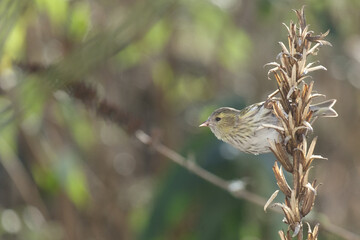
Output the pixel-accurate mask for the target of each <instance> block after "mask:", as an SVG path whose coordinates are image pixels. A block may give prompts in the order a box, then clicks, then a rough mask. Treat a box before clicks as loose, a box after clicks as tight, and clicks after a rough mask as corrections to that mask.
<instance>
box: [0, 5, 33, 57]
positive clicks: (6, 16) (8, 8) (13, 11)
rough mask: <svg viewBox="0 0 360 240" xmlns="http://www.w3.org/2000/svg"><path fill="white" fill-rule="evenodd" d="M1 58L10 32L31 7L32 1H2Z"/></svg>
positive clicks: (0, 9) (0, 13)
mask: <svg viewBox="0 0 360 240" xmlns="http://www.w3.org/2000/svg"><path fill="white" fill-rule="evenodd" d="M0 2H1V3H0V56H2V54H3V48H4V46H5V42H6V40H7V38H8V37H9V36H10V32H11V30H12V29H13V27H14V26H15V24H16V23H17V20H18V19H19V17H20V16H22V14H23V12H24V11H25V10H26V8H27V7H28V6H29V4H30V2H31V1H23V0H2V1H0Z"/></svg>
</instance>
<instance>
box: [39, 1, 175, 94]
mask: <svg viewBox="0 0 360 240" xmlns="http://www.w3.org/2000/svg"><path fill="white" fill-rule="evenodd" d="M174 3H176V0H158V1H151V2H149V1H144V2H141V3H140V4H138V5H137V6H135V7H134V8H133V9H132V11H130V15H129V16H128V17H127V18H126V19H125V20H124V22H122V24H121V25H120V26H118V27H117V28H115V29H109V30H107V31H104V32H100V33H98V34H97V35H95V36H94V37H92V38H91V39H89V40H88V41H86V42H85V43H84V44H82V45H81V46H79V47H77V48H76V49H75V50H74V51H73V52H72V53H71V54H70V55H69V56H67V57H65V58H64V59H63V60H62V61H61V62H59V63H57V64H56V65H54V66H50V67H49V68H48V70H47V71H45V72H44V73H42V77H43V78H44V79H46V80H47V81H48V84H49V85H50V88H51V89H59V88H63V87H66V86H67V85H68V84H69V83H72V82H75V81H78V80H80V79H84V77H85V76H86V75H88V74H89V72H91V71H93V69H96V68H97V67H98V66H99V65H101V64H104V62H106V61H107V60H108V59H109V58H111V57H113V56H114V55H116V54H117V53H119V52H120V51H122V50H123V49H124V48H126V47H127V46H128V45H130V44H131V43H133V42H134V41H136V40H137V39H139V38H140V37H141V36H143V35H144V34H145V33H147V32H148V30H149V29H150V28H151V27H152V26H153V25H154V24H155V23H156V22H157V21H158V20H159V19H160V18H162V17H163V16H164V15H165V14H168V13H169V12H171V8H172V6H174ZM79 63H81V64H80V65H79Z"/></svg>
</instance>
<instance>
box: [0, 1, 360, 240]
mask: <svg viewBox="0 0 360 240" xmlns="http://www.w3.org/2000/svg"><path fill="white" fill-rule="evenodd" d="M304 4H305V5H306V11H305V13H306V16H307V21H308V23H309V24H310V25H311V29H312V30H314V31H315V33H320V32H325V31H327V30H328V29H330V35H329V36H328V38H327V39H328V40H329V41H330V42H331V43H332V44H333V47H323V48H321V49H320V52H319V55H318V56H316V57H312V59H311V60H314V61H317V60H319V61H320V62H321V64H322V65H324V66H325V67H326V68H327V69H328V71H322V72H321V71H317V72H315V73H314V74H313V77H314V78H313V79H314V81H315V90H316V91H318V92H319V93H323V94H326V95H327V98H329V99H331V98H336V99H337V100H338V101H337V104H336V106H335V109H336V110H337V111H338V113H339V117H338V118H336V119H321V120H318V121H317V122H316V123H315V126H314V129H315V134H314V135H318V136H319V140H318V144H317V149H316V151H315V152H316V154H320V155H323V156H325V157H328V158H329V160H328V161H317V162H315V163H314V166H315V167H314V169H313V171H312V174H313V176H312V178H314V177H316V179H318V181H319V182H321V183H323V185H322V186H321V187H320V188H319V191H318V193H319V194H318V197H317V199H316V205H315V210H316V212H317V213H319V214H318V215H316V216H314V217H315V218H318V219H322V220H323V221H330V222H332V223H334V224H336V225H338V226H341V227H343V228H345V229H348V230H350V231H352V232H355V233H357V234H360V231H359V229H360V208H359V201H360V189H359V186H358V185H359V183H360V159H359V155H360V148H359V147H360V140H359V135H360V77H359V76H360V28H359V22H360V15H359V13H358V10H359V9H360V1H358V0H347V1H335V0H325V1H316V0H309V1H291V0H253V1H250V0H242V1H241V0H197V1H191V0H152V1H144V0H143V1H130V0H116V1H115V0H101V1H100V0H27V1H24V0H1V2H0V112H1V114H0V236H1V237H0V238H1V239H9V240H11V239H26V240H27V239H29V240H31V239H34V240H35V239H36V240H42V239H44V240H45V239H51V240H56V239H69V240H72V239H144V240H152V239H156V240H162V239H193V240H195V239H242V240H257V239H279V238H278V235H277V232H278V230H280V229H286V226H285V225H284V224H282V223H281V220H282V216H281V215H279V214H277V213H273V212H268V213H264V211H263V208H262V207H261V206H257V205H254V204H253V203H250V202H247V201H244V200H238V199H235V198H234V197H232V196H231V195H230V194H228V193H227V192H224V191H223V190H221V189H219V188H217V187H215V186H213V185H211V184H210V183H208V182H205V181H204V180H202V179H200V178H199V177H197V176H195V175H193V174H191V173H189V172H188V171H187V170H185V169H183V168H182V167H179V166H178V165H176V164H175V163H173V162H172V161H170V160H169V159H166V158H164V157H163V156H161V155H159V154H158V153H157V152H156V151H155V150H154V149H152V148H151V147H149V146H146V145H144V144H142V143H141V142H140V141H138V140H137V139H136V138H135V137H134V134H133V130H134V129H136V128H138V127H139V128H140V129H142V130H144V131H145V132H147V133H149V134H150V135H152V136H153V137H154V138H155V139H156V141H159V142H161V143H164V144H165V145H166V146H168V147H170V148H171V149H174V150H175V151H177V152H179V153H180V154H182V155H183V156H185V157H187V156H191V157H192V158H194V159H195V160H196V161H197V163H198V164H199V165H200V166H202V167H203V168H204V169H206V170H208V171H210V172H212V173H214V174H216V175H218V176H220V177H222V178H224V179H226V180H232V179H242V180H244V181H246V182H247V189H248V190H249V191H251V192H254V193H256V194H258V195H259V196H262V197H265V198H268V197H269V196H270V195H271V194H272V193H273V192H274V191H275V190H276V189H277V186H276V184H275V179H274V176H273V173H272V169H271V167H272V165H273V163H274V157H273V156H272V155H271V154H265V155H260V156H253V155H248V154H243V153H240V152H238V151H237V150H235V149H233V148H231V147H230V146H228V145H225V144H223V143H222V142H220V141H218V140H216V138H215V137H214V136H213V135H212V134H211V132H210V130H209V129H203V128H201V129H199V128H198V125H199V124H200V123H201V122H202V121H204V120H205V119H206V118H207V117H208V115H209V114H210V113H211V112H212V111H213V110H214V109H215V108H217V107H220V106H229V107H235V108H242V107H244V106H246V105H249V104H252V103H254V102H259V101H263V100H265V98H266V97H267V95H268V94H270V93H271V92H273V91H274V90H275V88H276V86H275V81H269V80H267V71H268V68H264V67H263V66H264V65H265V64H266V63H268V62H271V61H275V58H276V56H277V54H278V53H279V52H280V47H279V45H278V42H279V41H283V42H284V43H287V31H286V29H285V28H284V27H283V26H282V22H285V23H287V24H288V23H289V22H290V20H291V19H292V20H294V21H296V15H295V13H294V12H293V11H292V10H291V9H299V8H300V7H301V6H302V5H304ZM87 88H88V89H87ZM84 89H85V90H84ZM86 89H87V90H86ZM89 89H90V90H89ZM95 92H97V93H95ZM95 98H96V99H106V102H105V103H108V104H111V106H107V108H106V107H104V106H103V105H101V104H100V105H99V101H96V100H94V99H95ZM105 103H104V102H103V104H104V105H106V104H105ZM98 106H102V107H103V108H105V109H103V112H102V113H99V112H96V111H95V110H94V108H96V107H98ZM114 108H116V109H117V110H118V112H120V113H118V114H117V115H112V109H114ZM104 116H105V117H104ZM130 116H133V119H137V120H136V121H135V120H134V121H133V120H132V118H131V117H130ZM114 122H115V124H114ZM134 122H136V124H135V125H136V126H135V125H134V124H133V123H134ZM134 126H135V127H134ZM278 198H279V199H280V200H279V201H282V200H281V196H279V197H278ZM320 229H321V228H320ZM320 238H321V239H330V240H332V239H341V238H340V237H337V236H335V235H333V234H331V233H329V232H327V231H324V230H323V229H321V233H320Z"/></svg>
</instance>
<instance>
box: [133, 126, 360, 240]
mask: <svg viewBox="0 0 360 240" xmlns="http://www.w3.org/2000/svg"><path fill="white" fill-rule="evenodd" d="M135 136H136V138H137V139H139V140H140V141H141V142H142V143H144V144H146V145H150V146H151V147H152V148H153V149H155V150H156V151H157V152H158V153H160V154H161V155H163V156H165V157H167V158H169V159H170V160H172V161H174V162H175V163H177V164H179V165H180V166H182V167H184V168H186V169H187V170H189V171H190V172H192V173H193V174H195V175H197V176H199V177H200V178H202V179H204V180H205V181H208V182H210V183H212V184H213V185H215V186H217V187H219V188H221V189H223V190H225V191H227V192H228V193H230V194H231V195H233V196H234V197H235V198H238V199H244V200H247V201H249V202H251V203H254V204H256V205H259V206H261V207H263V206H264V205H265V203H266V199H265V198H263V197H260V196H258V195H256V194H254V193H251V192H249V191H247V190H246V189H245V188H244V187H245V185H244V184H241V181H240V180H238V181H226V180H224V179H222V178H220V177H218V176H216V175H214V174H212V173H211V172H208V171H207V170H205V169H204V168H202V167H200V166H199V165H197V164H196V163H195V161H194V160H192V159H187V158H185V157H183V156H181V155H180V154H178V153H177V152H175V151H173V150H171V149H170V148H168V147H166V146H164V145H163V144H161V143H159V142H157V141H154V139H153V138H151V137H150V136H149V135H147V134H146V133H145V132H143V131H142V130H137V131H136V133H135ZM270 209H271V210H272V211H274V212H277V213H282V211H281V210H280V209H278V208H270ZM307 220H311V219H309V218H308V219H307ZM321 225H322V226H323V228H324V229H325V230H326V231H328V232H330V233H332V234H334V235H336V236H339V237H341V238H343V239H347V240H360V236H359V235H357V234H355V233H352V232H350V231H348V230H346V229H344V228H341V227H339V226H336V225H334V224H332V223H331V222H330V221H329V220H328V219H324V218H322V221H321Z"/></svg>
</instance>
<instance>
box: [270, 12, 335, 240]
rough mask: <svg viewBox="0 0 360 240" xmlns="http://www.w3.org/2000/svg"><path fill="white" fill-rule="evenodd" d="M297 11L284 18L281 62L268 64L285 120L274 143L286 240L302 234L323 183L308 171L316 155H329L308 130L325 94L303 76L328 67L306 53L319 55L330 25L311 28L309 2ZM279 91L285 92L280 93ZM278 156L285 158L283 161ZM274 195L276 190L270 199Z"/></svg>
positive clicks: (274, 101) (311, 235) (275, 102)
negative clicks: (307, 16)
mask: <svg viewBox="0 0 360 240" xmlns="http://www.w3.org/2000/svg"><path fill="white" fill-rule="evenodd" d="M295 12H296V15H297V18H298V24H295V23H293V22H292V21H291V22H290V25H289V26H286V25H285V24H284V25H285V27H286V28H287V30H288V33H289V35H288V47H286V46H285V44H284V43H282V42H280V46H281V48H282V51H281V53H280V54H279V58H280V63H277V62H272V63H269V64H268V65H272V66H274V68H272V69H270V71H269V72H268V77H269V78H270V76H271V75H273V76H274V78H275V80H276V83H277V86H278V89H277V91H276V92H274V93H273V94H271V95H270V96H269V100H268V101H269V102H270V103H271V107H272V109H273V112H274V114H275V115H276V116H277V118H278V119H279V121H280V123H281V124H280V126H278V127H277V128H276V130H277V131H278V132H279V133H280V135H281V141H280V142H270V146H271V151H272V152H273V153H274V155H275V157H276V158H277V161H276V162H275V164H274V167H273V171H274V174H275V178H276V181H277V184H278V186H279V189H280V191H281V192H283V194H284V195H285V202H284V203H275V204H273V205H275V206H279V207H281V209H282V210H283V212H284V215H285V218H284V222H285V223H286V224H287V225H288V229H287V230H286V231H282V230H281V231H279V235H280V238H281V239H282V240H290V239H292V238H293V237H296V238H297V239H303V218H304V217H305V216H306V215H307V214H308V213H309V212H310V211H311V209H312V207H313V206H314V201H315V196H316V190H317V188H318V185H317V184H316V180H313V181H312V182H310V181H309V171H310V169H311V163H312V161H313V160H314V159H324V158H323V157H321V156H319V155H314V154H313V152H314V149H315V145H316V140H317V138H314V139H313V140H312V142H311V144H310V146H309V147H308V143H307V139H306V136H307V134H308V133H309V132H310V131H312V127H311V121H312V120H314V119H313V118H312V117H313V111H312V109H311V107H310V104H311V102H312V100H313V99H314V98H315V97H318V96H323V95H321V94H316V93H313V86H314V82H310V83H305V81H304V79H305V78H306V77H308V76H307V74H308V73H310V72H313V71H316V70H326V68H325V67H323V66H321V65H318V66H314V63H307V57H308V56H309V55H316V54H317V52H318V49H319V47H320V46H321V45H331V44H330V43H329V42H327V41H325V40H324V38H325V37H326V36H327V35H328V33H329V31H327V32H326V33H324V34H320V35H313V32H312V31H309V29H308V27H309V26H308V25H306V21H305V15H304V7H303V8H302V9H300V10H296V11H295ZM312 44H315V45H314V46H312ZM276 95H280V96H278V97H276V98H275V96H276ZM334 102H335V101H334ZM331 110H332V109H331ZM332 111H333V110H332ZM333 112H334V116H337V114H336V112H335V111H333ZM277 162H279V163H280V167H279V165H278V163H277ZM282 168H284V169H285V170H286V171H288V172H289V173H291V174H292V177H293V181H292V183H293V186H292V187H290V186H289V184H288V182H287V180H286V178H285V175H284V174H283V171H282ZM277 191H278V190H277ZM275 196H276V194H275ZM275 196H274V194H273V196H271V198H270V200H269V201H268V203H267V205H268V204H270V203H269V202H271V201H272V200H273V199H274V198H275ZM308 229H309V230H308V235H307V236H306V237H307V238H306V239H308V240H316V239H317V237H318V229H319V225H318V224H317V225H316V226H315V227H314V228H313V229H311V227H310V225H309V224H308Z"/></svg>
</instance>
